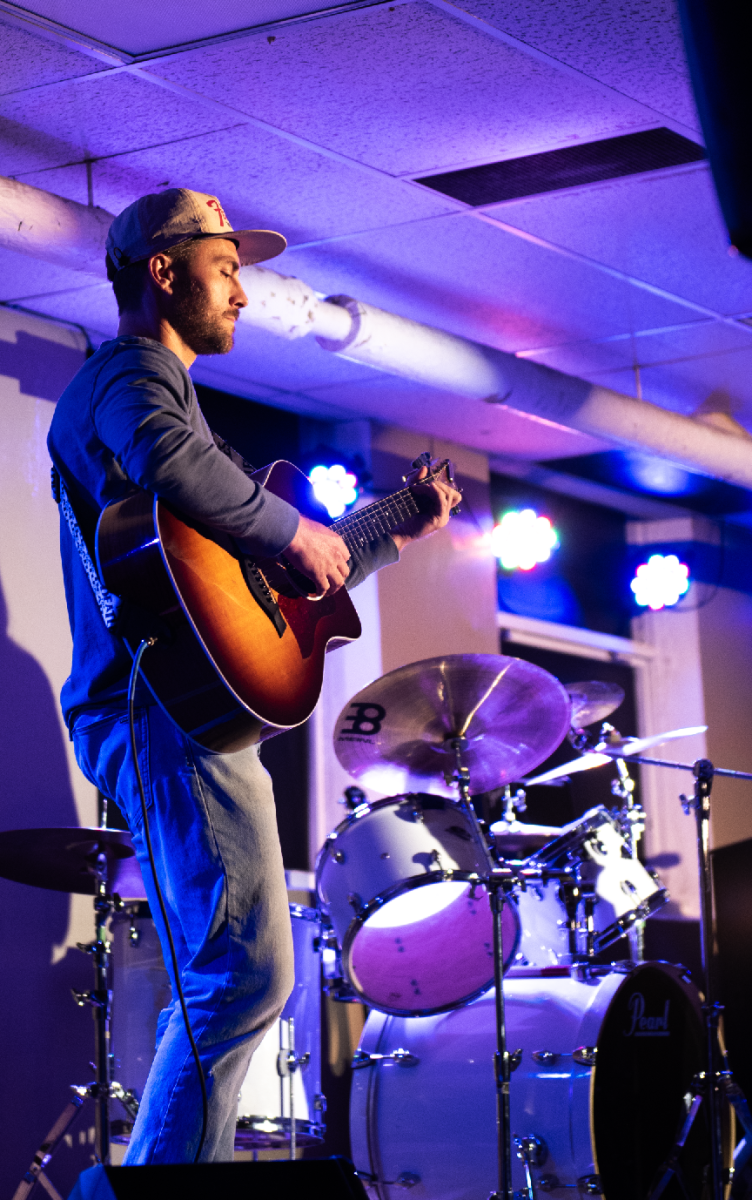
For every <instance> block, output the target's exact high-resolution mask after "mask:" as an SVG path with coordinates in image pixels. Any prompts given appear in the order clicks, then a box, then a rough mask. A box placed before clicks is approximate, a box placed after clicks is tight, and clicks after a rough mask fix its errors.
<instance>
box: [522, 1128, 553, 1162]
mask: <svg viewBox="0 0 752 1200" xmlns="http://www.w3.org/2000/svg"><path fill="white" fill-rule="evenodd" d="M514 1148H515V1150H516V1151H517V1157H518V1158H521V1159H522V1161H523V1162H524V1163H527V1164H529V1165H530V1166H531V1167H542V1166H543V1164H544V1162H545V1161H546V1159H547V1158H548V1146H547V1145H546V1143H545V1142H544V1141H543V1138H539V1137H536V1136H535V1134H528V1136H527V1137H516V1138H515V1139H514Z"/></svg>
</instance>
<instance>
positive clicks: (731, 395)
mask: <svg viewBox="0 0 752 1200" xmlns="http://www.w3.org/2000/svg"><path fill="white" fill-rule="evenodd" d="M629 378H630V377H629V376H628V375H627V374H625V373H623V372H613V373H604V374H603V375H599V376H598V377H597V382H599V383H602V384H604V385H605V386H606V387H613V388H616V389H617V390H624V389H625V388H626V387H628V386H629V383H628V382H627V381H628V379H629ZM640 379H641V382H642V394H643V398H644V399H645V400H651V401H652V402H653V403H654V404H660V405H661V406H662V407H665V408H673V409H675V410H677V411H679V412H683V413H692V412H694V411H695V410H696V409H697V408H699V406H700V405H701V404H703V403H704V402H705V401H706V400H707V399H708V397H709V396H711V395H712V394H713V393H719V397H720V398H721V399H723V400H724V402H725V401H726V400H727V401H728V402H729V403H730V408H731V411H732V412H733V413H734V415H735V416H736V418H737V419H738V420H739V421H741V422H742V423H743V424H745V425H746V426H747V427H748V428H749V429H750V430H752V346H750V348H749V349H748V350H736V351H730V352H728V353H727V354H716V355H710V356H708V357H706V358H692V359H687V360H685V361H683V362H674V363H660V364H657V365H656V366H649V367H643V368H642V369H641V371H640ZM632 387H634V383H633V380H632Z"/></svg>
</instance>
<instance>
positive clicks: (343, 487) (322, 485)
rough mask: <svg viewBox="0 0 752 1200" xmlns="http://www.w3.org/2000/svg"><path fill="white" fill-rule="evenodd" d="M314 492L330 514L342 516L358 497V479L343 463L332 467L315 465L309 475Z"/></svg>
mask: <svg viewBox="0 0 752 1200" xmlns="http://www.w3.org/2000/svg"><path fill="white" fill-rule="evenodd" d="M308 478H309V479H310V481H311V483H312V485H313V494H314V496H315V497H316V499H317V500H318V502H319V504H323V506H324V508H325V509H326V511H327V512H328V513H329V516H330V517H332V518H334V517H341V516H342V514H343V512H344V511H345V509H346V508H348V507H349V506H350V505H351V504H354V503H355V501H356V500H357V498H358V479H357V476H356V475H353V474H352V472H351V471H348V470H346V469H345V467H343V466H342V464H341V463H335V464H334V466H332V467H324V466H318V467H314V468H313V469H312V471H311V473H310V475H309V476H308Z"/></svg>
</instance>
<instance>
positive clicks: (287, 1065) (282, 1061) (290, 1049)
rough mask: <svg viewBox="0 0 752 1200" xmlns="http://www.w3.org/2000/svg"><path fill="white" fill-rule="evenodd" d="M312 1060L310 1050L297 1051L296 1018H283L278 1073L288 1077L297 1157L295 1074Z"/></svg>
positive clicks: (292, 1144)
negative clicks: (285, 1043)
mask: <svg viewBox="0 0 752 1200" xmlns="http://www.w3.org/2000/svg"><path fill="white" fill-rule="evenodd" d="M285 1026H286V1027H287V1046H286V1047H285V1046H283V1044H282V1042H283V1033H282V1031H283V1030H284V1028H285ZM310 1061H311V1055H310V1052H308V1051H306V1053H305V1054H299V1055H298V1054H296V1053H295V1018H294V1017H288V1018H287V1020H286V1021H285V1020H282V1021H280V1023H279V1054H278V1055H277V1074H278V1075H279V1077H280V1079H281V1080H283V1081H284V1080H285V1079H287V1081H288V1086H287V1103H288V1105H289V1109H290V1158H291V1159H295V1158H296V1157H297V1152H298V1141H297V1123H296V1121H295V1087H294V1075H295V1072H296V1071H300V1070H302V1068H303V1067H307V1066H308V1064H309V1062H310Z"/></svg>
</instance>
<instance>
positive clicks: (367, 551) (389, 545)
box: [345, 533, 399, 592]
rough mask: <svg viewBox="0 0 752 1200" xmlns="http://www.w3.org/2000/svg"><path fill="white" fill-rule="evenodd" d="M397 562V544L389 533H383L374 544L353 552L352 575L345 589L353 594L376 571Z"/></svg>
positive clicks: (370, 543)
mask: <svg viewBox="0 0 752 1200" xmlns="http://www.w3.org/2000/svg"><path fill="white" fill-rule="evenodd" d="M395 562H399V550H398V549H397V546H396V543H395V542H394V540H393V538H392V537H390V535H389V534H388V533H382V534H381V535H380V536H379V537H377V538H375V539H374V540H373V541H372V542H368V544H367V545H365V546H361V547H359V548H358V549H356V550H354V551H353V553H352V555H351V558H350V563H349V566H350V574H349V575H348V577H347V579H346V580H345V587H346V588H347V590H348V592H351V591H352V590H353V588H356V587H357V586H358V584H359V583H362V582H363V580H364V579H367V578H368V576H369V575H373V573H374V571H380V570H381V568H382V567H388V566H389V564H390V563H395Z"/></svg>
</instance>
